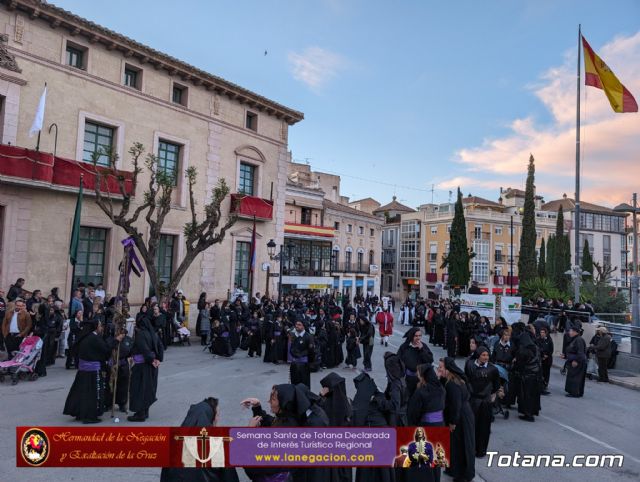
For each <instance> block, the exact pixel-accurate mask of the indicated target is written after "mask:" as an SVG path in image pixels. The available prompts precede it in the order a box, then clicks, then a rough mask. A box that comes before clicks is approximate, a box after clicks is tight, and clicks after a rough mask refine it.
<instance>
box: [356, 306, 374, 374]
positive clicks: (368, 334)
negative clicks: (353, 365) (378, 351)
mask: <svg viewBox="0 0 640 482" xmlns="http://www.w3.org/2000/svg"><path fill="white" fill-rule="evenodd" d="M358 324H359V325H360V326H359V328H360V345H361V346H362V351H363V352H364V353H363V362H362V363H363V365H364V371H366V372H370V371H371V355H372V354H373V339H374V336H375V333H376V330H375V329H374V328H373V325H372V324H371V323H369V320H367V319H366V318H365V317H362V316H361V317H360V318H359V319H358Z"/></svg>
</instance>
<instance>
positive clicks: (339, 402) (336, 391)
mask: <svg viewBox="0 0 640 482" xmlns="http://www.w3.org/2000/svg"><path fill="white" fill-rule="evenodd" d="M320 385H321V386H322V390H321V391H320V395H321V397H322V398H321V400H320V401H318V403H319V405H320V406H321V407H322V408H323V409H324V411H325V413H326V414H327V416H328V417H329V425H330V426H331V427H346V426H349V425H351V402H350V401H349V398H348V397H347V387H346V381H345V379H344V378H343V377H341V376H340V375H338V374H337V373H336V372H331V373H329V374H328V375H327V376H326V377H324V378H323V379H322V380H320Z"/></svg>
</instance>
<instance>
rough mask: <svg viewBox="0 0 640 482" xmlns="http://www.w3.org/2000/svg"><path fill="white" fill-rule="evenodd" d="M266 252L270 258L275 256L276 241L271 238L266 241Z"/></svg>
mask: <svg viewBox="0 0 640 482" xmlns="http://www.w3.org/2000/svg"><path fill="white" fill-rule="evenodd" d="M267 254H268V255H269V258H270V259H271V260H273V259H274V258H275V256H276V242H275V241H274V240H273V239H270V240H269V242H268V243H267Z"/></svg>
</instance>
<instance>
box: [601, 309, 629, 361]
mask: <svg viewBox="0 0 640 482" xmlns="http://www.w3.org/2000/svg"><path fill="white" fill-rule="evenodd" d="M616 314H619V313H616ZM600 315H605V316H609V315H611V313H597V314H596V316H598V317H599V316H600ZM597 321H598V324H599V325H604V326H605V327H606V328H607V330H608V331H609V333H611V338H612V339H613V340H615V342H616V343H617V344H618V351H619V352H621V353H629V354H631V353H633V351H632V347H633V345H634V344H636V345H637V344H638V343H640V327H638V326H633V325H631V324H628V323H611V322H609V321H605V320H602V319H598V320H597ZM634 356H639V355H638V354H637V353H636V354H634Z"/></svg>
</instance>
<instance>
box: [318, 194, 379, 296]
mask: <svg viewBox="0 0 640 482" xmlns="http://www.w3.org/2000/svg"><path fill="white" fill-rule="evenodd" d="M324 209H325V219H326V222H327V224H328V225H329V226H331V225H333V228H334V230H335V238H334V242H333V258H332V264H331V266H332V267H331V272H332V275H333V288H334V290H335V291H337V292H339V293H340V294H341V296H342V298H343V299H344V298H347V299H353V297H354V296H367V295H378V296H379V295H380V260H381V252H380V240H381V237H382V225H383V221H382V220H381V219H380V218H378V217H377V216H374V215H372V214H368V213H366V212H363V211H358V210H357V209H353V208H350V207H349V206H346V205H344V204H339V203H334V202H332V201H329V200H326V199H325V201H324Z"/></svg>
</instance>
